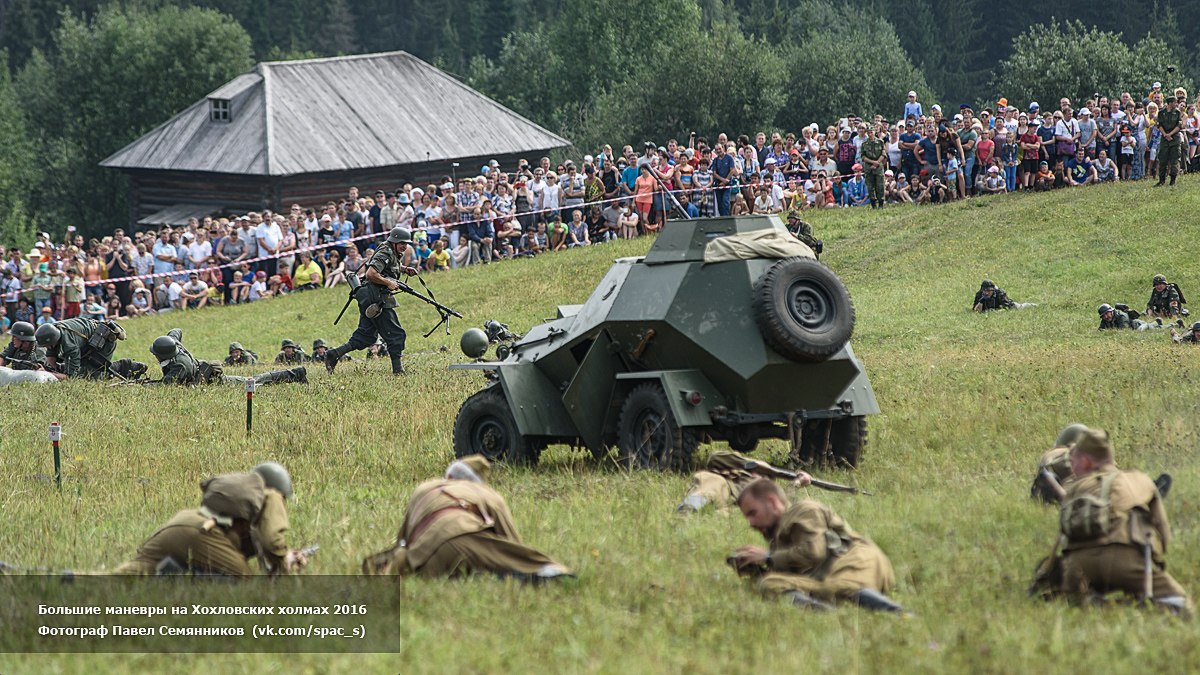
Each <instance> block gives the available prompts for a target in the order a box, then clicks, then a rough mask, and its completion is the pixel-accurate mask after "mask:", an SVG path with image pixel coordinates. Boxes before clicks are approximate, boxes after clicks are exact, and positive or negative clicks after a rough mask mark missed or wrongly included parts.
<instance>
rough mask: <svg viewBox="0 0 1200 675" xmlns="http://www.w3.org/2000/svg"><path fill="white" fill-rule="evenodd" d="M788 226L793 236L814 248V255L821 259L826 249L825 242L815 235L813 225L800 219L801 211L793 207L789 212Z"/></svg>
mask: <svg viewBox="0 0 1200 675" xmlns="http://www.w3.org/2000/svg"><path fill="white" fill-rule="evenodd" d="M787 226H788V231H789V232H791V233H792V236H794V237H796V238H797V239H799V240H800V241H802V242H804V244H805V245H806V246H808V247H809V248H811V249H812V251H813V255H815V256H817V258H818V259H820V257H821V252H822V251H824V250H825V242H823V241H821V240H820V239H817V238H816V237H814V236H813V229H812V225H809V224H808V223H806V222H805V221H803V220H800V212H799V211H797V210H795V209H792V210H790V211H788V212H787Z"/></svg>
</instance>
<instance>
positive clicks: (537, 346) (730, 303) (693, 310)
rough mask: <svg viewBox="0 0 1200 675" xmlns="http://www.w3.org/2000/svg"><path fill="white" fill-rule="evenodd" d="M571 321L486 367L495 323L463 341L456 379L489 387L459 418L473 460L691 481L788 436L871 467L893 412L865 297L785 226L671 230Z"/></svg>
mask: <svg viewBox="0 0 1200 675" xmlns="http://www.w3.org/2000/svg"><path fill="white" fill-rule="evenodd" d="M558 314H559V316H558V318H557V319H554V320H551V321H547V322H546V323H543V324H541V325H538V326H535V327H534V328H533V329H532V330H530V331H529V332H528V333H526V334H525V335H524V336H520V337H519V339H518V336H514V335H508V336H507V337H509V338H512V341H511V343H508V344H501V345H500V346H499V347H498V348H497V350H496V351H497V356H498V358H497V359H496V360H481V357H482V356H483V355H484V354H485V353H486V351H487V349H488V344H489V339H488V338H489V337H491V338H493V341H495V338H496V335H497V331H492V330H491V328H492V326H489V333H490V335H489V334H485V333H484V332H483V331H480V330H479V329H471V330H468V331H467V332H466V333H465V334H464V335H463V339H462V346H463V351H464V353H466V355H467V356H468V357H470V358H472V359H476V361H475V362H473V363H465V364H456V365H453V366H451V368H457V369H473V370H480V371H483V372H484V373H485V374H486V375H487V378H488V383H487V386H486V387H484V389H482V390H481V391H479V392H477V393H475V394H474V395H472V396H471V397H470V398H468V399H467V400H466V401H465V402H464V403H463V405H462V408H461V409H460V410H459V413H458V417H457V419H456V420H455V423H454V451H455V454H456V455H457V456H459V457H463V456H466V455H470V454H473V453H480V454H483V455H485V456H487V457H489V458H491V459H496V460H503V461H508V462H514V463H527V464H532V463H534V462H536V461H537V460H538V456H539V455H540V453H541V451H542V450H543V449H544V448H546V447H547V446H548V445H551V444H558V443H562V444H570V445H575V446H580V445H581V446H585V447H587V448H588V449H589V450H590V451H591V452H592V453H593V454H594V455H595V456H596V457H597V458H604V457H607V456H609V453H610V452H611V450H612V448H614V447H615V448H616V449H617V458H618V459H619V460H620V461H621V462H623V463H625V464H629V465H633V466H638V467H643V468H660V469H677V470H681V469H686V468H687V467H688V466H690V464H691V460H692V454H693V452H694V451H695V449H696V447H697V446H698V445H699V444H700V443H701V442H707V441H714V440H721V441H726V442H728V443H729V445H730V446H731V447H732V448H733V449H735V450H739V451H742V452H749V451H752V450H753V449H754V448H755V446H757V444H758V441H759V440H760V439H763V438H782V439H787V440H788V441H789V442H790V443H791V448H792V459H794V460H796V461H798V462H800V463H812V462H825V463H831V464H840V465H849V466H856V465H857V464H858V462H859V460H860V458H861V456H862V452H863V447H864V445H865V444H866V440H867V425H866V415H871V414H874V413H878V412H879V405H878V404H877V403H876V401H875V394H874V392H872V391H871V385H870V383H869V382H868V381H867V376H866V374H865V372H864V370H863V366H862V363H860V362H859V361H858V360H857V359H856V358H855V357H854V352H853V351H852V350H851V348H850V345H849V343H848V342H849V339H850V334H851V332H852V331H853V328H854V307H853V305H852V303H851V300H850V294H849V293H848V292H847V290H846V288H845V286H844V285H843V284H842V282H841V280H840V279H838V277H837V275H835V274H834V273H833V272H832V271H831V270H830V269H829V268H828V267H826V266H825V265H824V264H822V263H821V262H819V261H817V260H816V257H815V256H814V255H813V253H812V251H811V249H809V248H808V247H807V246H805V245H804V244H803V243H801V242H800V241H798V240H797V239H796V238H795V237H793V236H792V235H791V234H790V233H789V232H788V231H787V230H786V229H785V228H784V226H783V224H782V223H781V222H780V221H779V219H778V218H777V217H775V216H737V217H730V218H716V219H705V220H684V221H673V222H671V223H668V224H667V226H666V227H665V228H664V229H663V232H662V233H661V234H660V235H659V237H658V239H657V240H656V241H655V242H654V244H653V246H651V248H650V251H649V252H648V253H647V254H646V256H645V257H642V258H625V259H620V260H617V261H616V262H615V264H614V265H613V266H612V268H611V269H610V270H609V271H608V274H606V275H605V276H604V278H603V279H602V280H601V281H600V284H599V285H598V286H597V287H596V290H595V291H593V293H592V295H591V297H589V298H588V299H587V302H585V303H584V304H582V305H570V306H560V307H559V310H558Z"/></svg>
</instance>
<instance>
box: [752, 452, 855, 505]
mask: <svg viewBox="0 0 1200 675" xmlns="http://www.w3.org/2000/svg"><path fill="white" fill-rule="evenodd" d="M743 468H744V469H745V470H746V471H749V472H750V473H758V474H765V475H766V476H768V477H769V478H783V479H785V480H796V478H797V476H798V474H796V473H795V472H793V471H788V470H786V469H780V468H779V467H775V466H771V465H770V464H765V463H763V462H754V461H750V462H746V465H745V466H744V467H743ZM810 485H812V486H813V487H815V488H821V489H822V490H828V491H830V492H849V493H850V494H852V495H859V494H861V495H866V496H868V497H871V496H873V495H872V494H871V493H870V492H867V491H866V490H863V489H860V488H856V487H854V486H852V485H842V484H840V483H831V482H829V481H825V480H819V479H817V478H814V479H812V483H810Z"/></svg>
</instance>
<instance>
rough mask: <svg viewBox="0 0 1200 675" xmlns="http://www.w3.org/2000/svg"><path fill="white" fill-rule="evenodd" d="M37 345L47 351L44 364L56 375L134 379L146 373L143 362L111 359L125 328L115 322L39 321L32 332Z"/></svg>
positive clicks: (62, 376)
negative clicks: (39, 323) (41, 322)
mask: <svg viewBox="0 0 1200 675" xmlns="http://www.w3.org/2000/svg"><path fill="white" fill-rule="evenodd" d="M34 338H35V339H36V340H37V343H38V346H40V347H42V348H43V349H45V350H46V366H47V369H48V370H55V371H57V372H56V373H55V377H57V378H58V379H60V380H62V379H66V378H68V377H86V378H92V379H106V378H108V377H109V376H111V375H114V374H115V375H118V376H120V377H128V378H134V377H139V376H141V374H142V373H145V372H146V364H144V363H141V362H139V361H132V360H130V359H121V360H119V361H116V362H114V361H113V360H112V357H113V354H114V353H115V352H116V351H117V341H118V340H124V339H125V329H123V328H121V326H120V325H118V324H117V323H116V322H114V321H96V320H95V319H88V318H86V317H75V318H73V319H64V320H62V321H59V322H57V323H47V324H42V325H41V326H38V327H37V330H36V331H34Z"/></svg>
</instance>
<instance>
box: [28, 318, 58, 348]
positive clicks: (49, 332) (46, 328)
mask: <svg viewBox="0 0 1200 675" xmlns="http://www.w3.org/2000/svg"><path fill="white" fill-rule="evenodd" d="M33 335H34V338H36V339H37V343H38V345H39V346H41V347H53V346H55V345H57V344H58V341H59V340H61V339H62V331H61V330H59V329H58V326H55V325H54V324H52V323H44V324H42V325H40V326H38V327H37V330H36V331H35V332H34V334H33Z"/></svg>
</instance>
